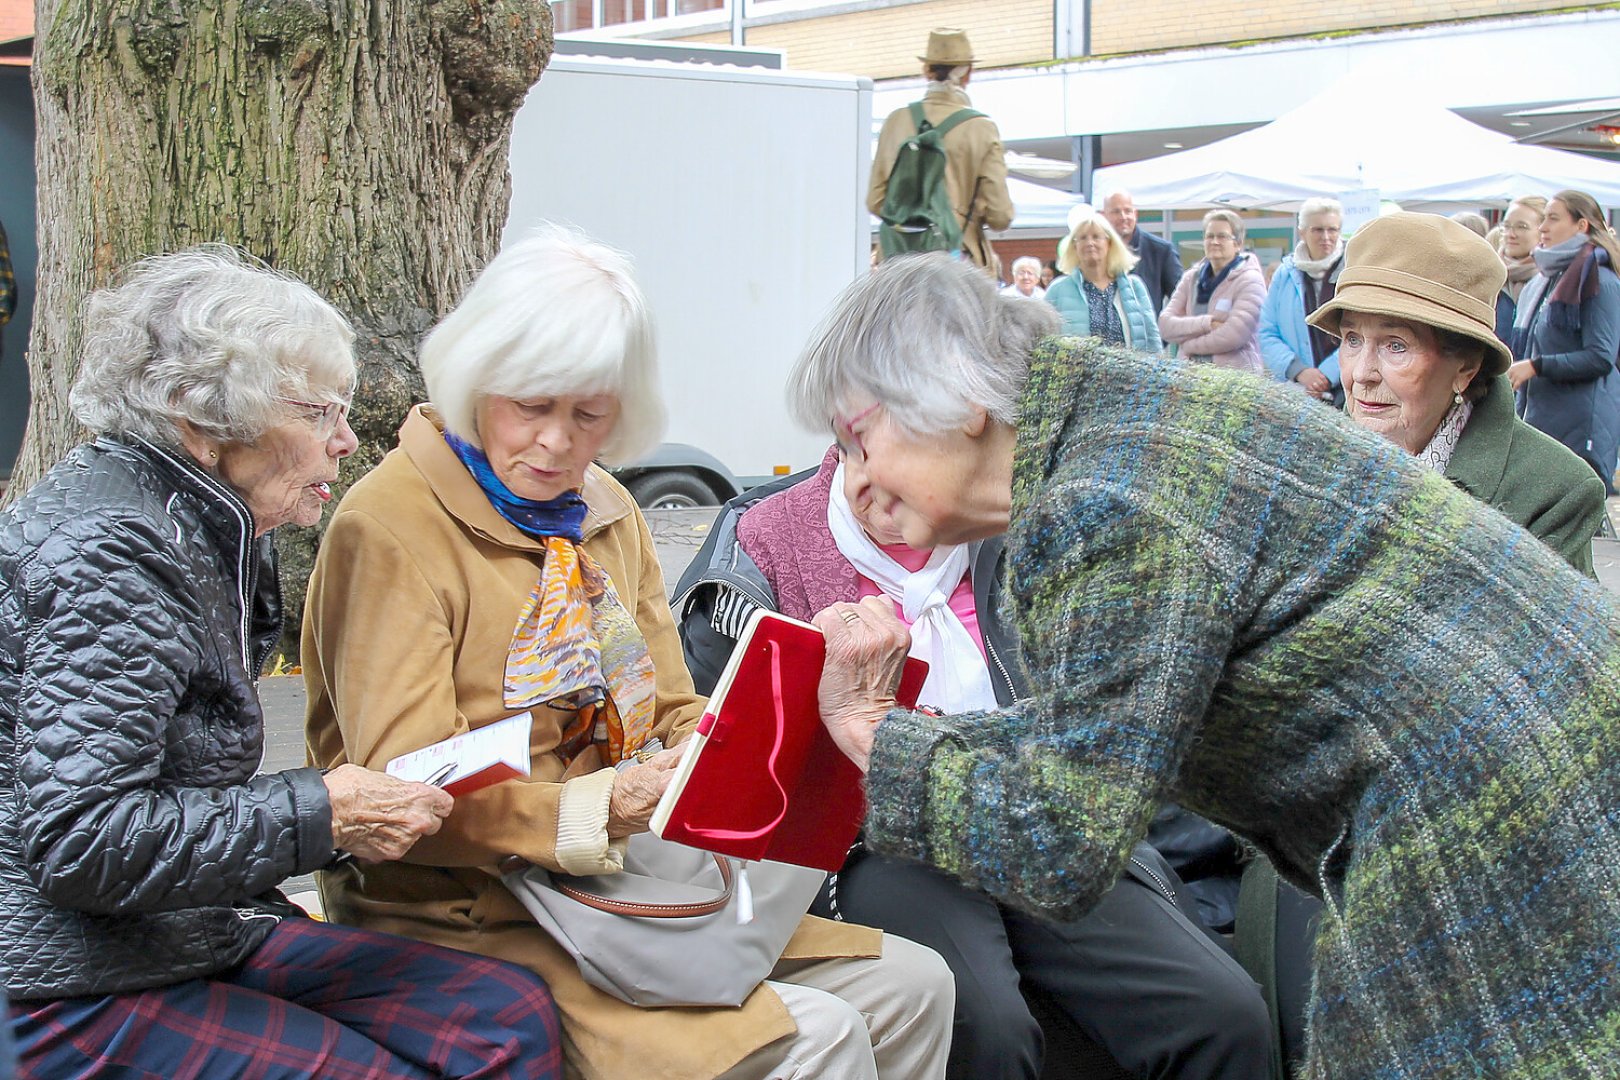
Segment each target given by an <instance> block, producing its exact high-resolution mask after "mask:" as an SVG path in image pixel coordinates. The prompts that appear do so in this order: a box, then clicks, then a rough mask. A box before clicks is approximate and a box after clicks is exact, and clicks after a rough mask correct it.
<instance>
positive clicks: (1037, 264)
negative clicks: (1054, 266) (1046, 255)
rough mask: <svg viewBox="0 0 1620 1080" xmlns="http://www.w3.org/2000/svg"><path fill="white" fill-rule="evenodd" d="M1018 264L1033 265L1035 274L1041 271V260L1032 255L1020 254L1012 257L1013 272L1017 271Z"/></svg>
mask: <svg viewBox="0 0 1620 1080" xmlns="http://www.w3.org/2000/svg"><path fill="white" fill-rule="evenodd" d="M1020 266H1033V267H1034V268H1035V272H1036V273H1037V274H1038V273H1040V272H1041V260H1039V259H1037V258H1036V257H1035V256H1033V255H1020V256H1018V258H1016V259H1014V260H1013V261H1012V272H1013V273H1015V274H1016V273H1018V268H1019V267H1020Z"/></svg>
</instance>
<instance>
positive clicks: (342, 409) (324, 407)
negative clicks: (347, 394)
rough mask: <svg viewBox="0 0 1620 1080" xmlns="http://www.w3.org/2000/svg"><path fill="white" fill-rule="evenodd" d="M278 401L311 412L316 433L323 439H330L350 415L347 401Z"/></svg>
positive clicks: (290, 399) (283, 399) (280, 398)
mask: <svg viewBox="0 0 1620 1080" xmlns="http://www.w3.org/2000/svg"><path fill="white" fill-rule="evenodd" d="M276 400H277V401H279V402H281V403H282V404H284V405H296V406H298V407H299V408H300V409H307V410H309V417H310V419H312V420H313V421H314V422H315V433H316V434H317V435H319V436H320V437H321V438H323V439H330V438H331V437H332V433H333V432H334V431H336V430H337V429H338V424H339V423H340V422H341V421H342V420H343V418H344V417H346V416H348V415H349V403H348V402H347V401H299V400H298V399H297V398H288V397H278V398H276Z"/></svg>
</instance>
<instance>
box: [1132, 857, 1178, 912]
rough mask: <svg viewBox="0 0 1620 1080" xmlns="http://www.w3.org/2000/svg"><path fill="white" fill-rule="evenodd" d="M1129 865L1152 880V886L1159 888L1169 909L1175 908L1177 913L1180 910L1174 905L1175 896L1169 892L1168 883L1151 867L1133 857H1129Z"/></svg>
mask: <svg viewBox="0 0 1620 1080" xmlns="http://www.w3.org/2000/svg"><path fill="white" fill-rule="evenodd" d="M1131 865H1132V866H1136V867H1138V868H1140V869H1141V871H1142V873H1144V874H1146V875H1147V876H1148V877H1150V878H1152V879H1153V884H1155V885H1157V886H1158V887H1159V894H1160V895H1161V896H1163V897H1164V898H1165V899H1166V900H1168V901H1169V902H1170V906H1171V907H1173V908H1176V910H1178V911H1179V910H1181V909H1180V907H1179V906H1178V905H1177V904H1176V894H1175V893H1174V892H1172V891H1171V889H1170V883H1169V882H1168V881H1166V880H1164V878H1162V877H1160V876H1159V875H1158V873H1157V872H1156V871H1155V870H1154V869H1153V867H1151V866H1149V865H1148V864H1147V863H1145V862H1143V861H1142V860H1141V859H1138V858H1137V857H1136V856H1135V855H1132V856H1131Z"/></svg>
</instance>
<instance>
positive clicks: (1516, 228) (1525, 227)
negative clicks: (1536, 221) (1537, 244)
mask: <svg viewBox="0 0 1620 1080" xmlns="http://www.w3.org/2000/svg"><path fill="white" fill-rule="evenodd" d="M1502 228H1504V229H1506V230H1507V231H1508V232H1535V231H1536V227H1535V226H1534V225H1532V224H1530V223H1529V222H1528V221H1510V222H1508V223H1507V224H1506V225H1504V226H1502Z"/></svg>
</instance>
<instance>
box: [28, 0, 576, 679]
mask: <svg viewBox="0 0 1620 1080" xmlns="http://www.w3.org/2000/svg"><path fill="white" fill-rule="evenodd" d="M36 24H37V28H38V36H37V37H36V41H35V55H34V76H33V77H34V96H35V102H36V109H37V112H38V148H37V156H38V169H39V282H40V289H39V299H38V304H37V306H36V309H35V316H34V323H33V334H32V339H31V343H30V344H31V349H30V377H31V386H32V390H31V402H30V410H29V422H28V433H27V435H26V437H25V440H24V444H23V448H22V451H21V453H20V454H19V456H18V460H17V464H16V467H15V470H14V476H13V483H12V485H11V490H12V491H13V492H15V493H20V492H21V491H23V490H24V489H26V488H27V487H28V485H29V484H31V483H32V482H33V481H34V480H36V479H37V478H38V477H39V476H40V475H41V474H42V473H43V472H44V471H45V470H46V469H48V468H49V467H50V466H51V465H52V464H53V463H55V462H56V461H57V460H58V459H59V458H60V457H61V456H62V455H63V454H65V453H66V452H67V451H68V450H69V449H71V448H72V447H73V446H74V445H75V444H77V443H78V442H80V441H81V440H82V439H83V438H84V432H82V431H81V430H79V428H78V427H77V425H76V424H75V423H74V421H73V419H72V416H71V414H70V413H69V411H68V406H67V393H68V389H69V388H70V387H71V385H72V382H73V376H74V371H75V368H76V357H77V353H78V346H79V340H80V334H81V327H80V325H79V321H78V309H79V306H80V302H81V301H82V299H83V298H84V295H85V293H86V292H88V291H90V290H92V289H95V288H98V287H100V286H102V285H105V284H107V282H108V281H109V280H110V279H111V278H112V276H113V275H114V274H115V273H116V272H117V271H118V270H119V269H120V268H121V267H123V266H125V265H126V264H128V263H130V262H132V261H133V260H135V259H138V258H140V257H141V256H143V255H148V254H152V253H156V252H163V251H172V250H176V249H179V248H184V247H188V246H190V245H193V244H197V243H201V242H204V241H224V242H227V243H232V244H236V245H239V246H241V247H242V248H244V249H246V250H248V251H250V252H252V253H253V254H255V255H257V256H259V257H260V258H262V259H264V260H265V261H266V262H268V263H269V264H271V265H272V266H276V267H278V268H281V269H284V270H287V271H289V272H291V273H294V274H296V275H298V276H299V277H301V278H302V279H304V280H305V281H307V282H309V283H310V284H311V285H312V286H314V288H315V289H316V290H317V291H318V292H320V293H321V294H322V295H324V296H326V297H327V298H328V299H330V300H331V301H332V302H333V303H334V304H336V305H337V307H338V308H339V309H340V310H342V311H343V312H344V314H345V315H347V316H348V317H349V319H350V320H351V321H352V322H353V324H354V327H355V332H356V335H357V340H356V354H357V359H358V362H359V367H360V384H359V388H358V393H357V397H356V403H355V408H354V411H353V415H352V419H351V422H352V423H353V425H354V429H355V432H356V434H358V435H359V438H360V449H359V451H358V452H357V453H356V454H355V456H354V458H352V459H350V461H349V462H347V463H346V464H345V466H344V475H343V480H342V484H341V485H340V487H339V492H341V490H343V488H345V487H346V486H347V484H349V483H352V482H353V481H354V480H355V479H357V478H358V477H359V476H360V475H362V474H363V473H364V472H365V471H366V470H367V469H369V468H370V467H371V466H372V465H374V464H376V462H377V461H379V460H380V459H381V457H382V455H383V454H384V453H385V452H387V450H388V449H390V448H391V447H392V446H393V445H394V436H395V432H396V431H397V430H398V427H399V424H400V422H401V421H402V419H403V417H404V414H405V412H406V410H407V409H408V408H409V407H410V405H411V404H412V403H414V402H415V401H417V400H419V399H420V398H421V396H422V384H421V378H420V375H419V374H418V372H417V370H416V365H415V355H416V346H417V343H418V341H419V340H420V338H421V336H422V334H423V333H424V332H425V331H426V330H427V329H428V327H430V326H431V325H432V324H433V322H434V321H435V320H436V319H437V318H439V317H440V316H441V315H443V314H444V313H445V312H446V311H448V310H449V309H450V308H451V307H452V306H454V304H455V302H456V300H457V299H458V298H459V297H460V295H461V292H462V290H463V289H464V288H465V287H466V285H467V284H468V283H469V282H470V280H471V278H472V276H473V275H474V274H475V273H476V272H477V270H478V269H479V268H480V267H481V266H482V265H483V264H484V263H485V262H486V261H487V260H488V259H489V258H490V257H491V256H492V255H493V254H494V252H495V250H496V248H497V246H498V244H499V240H500V233H501V229H502V227H503V226H504V224H505V221H506V211H507V202H508V196H509V193H510V187H509V177H508V173H507V150H508V145H509V142H510V137H511V130H512V117H513V114H514V113H515V112H516V111H517V108H518V106H519V105H520V104H521V103H522V101H523V97H524V95H525V94H526V93H527V92H528V89H529V87H530V86H531V85H533V83H534V82H535V80H536V79H538V78H539V77H540V73H541V71H542V70H543V69H544V67H545V64H546V62H547V60H548V59H549V57H550V53H551V43H552V36H551V7H550V5H549V4H547V3H544V2H542V0H214V2H211V3H205V4H199V3H196V2H194V0H38V3H37V19H36ZM281 532H282V533H283V534H284V535H280V536H278V538H277V545H278V548H279V549H280V552H281V557H282V582H283V588H284V590H285V592H286V597H287V601H288V613H289V614H288V627H289V633H288V634H287V636H286V639H285V640H286V644H287V645H288V646H289V649H290V650H292V651H295V650H296V645H297V629H298V623H297V620H298V619H299V618H300V617H301V613H302V606H303V596H304V588H305V582H306V580H307V578H308V574H309V569H310V565H311V561H312V559H313V555H314V550H315V546H316V543H317V536H318V530H309V529H306V530H297V529H286V530H281ZM292 651H290V652H289V655H292V654H293V652H292Z"/></svg>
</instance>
